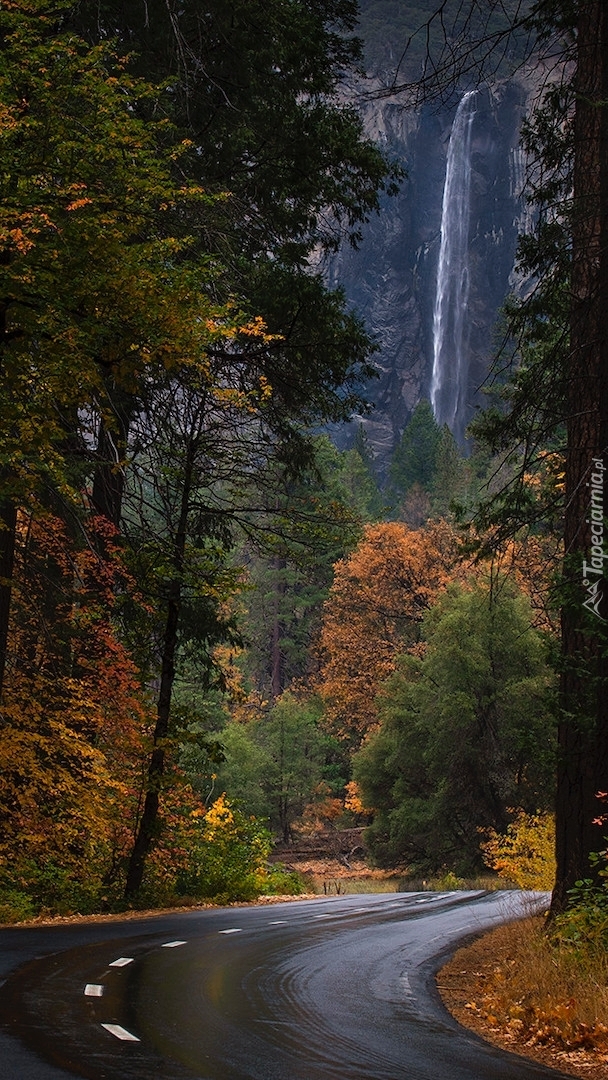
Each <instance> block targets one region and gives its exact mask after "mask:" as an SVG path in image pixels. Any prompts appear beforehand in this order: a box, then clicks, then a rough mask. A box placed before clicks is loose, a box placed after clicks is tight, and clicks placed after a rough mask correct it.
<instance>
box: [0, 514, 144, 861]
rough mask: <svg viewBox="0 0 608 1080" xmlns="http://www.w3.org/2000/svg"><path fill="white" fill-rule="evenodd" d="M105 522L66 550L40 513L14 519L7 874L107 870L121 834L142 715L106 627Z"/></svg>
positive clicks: (3, 774)
mask: <svg viewBox="0 0 608 1080" xmlns="http://www.w3.org/2000/svg"><path fill="white" fill-rule="evenodd" d="M111 530H112V527H111V526H110V525H109V524H108V523H107V522H104V523H101V522H93V523H92V525H91V527H90V532H89V536H88V540H89V543H88V544H86V545H85V546H82V547H79V548H76V546H75V544H74V543H73V542H72V541H71V540H70V537H69V535H68V533H67V529H66V527H65V525H64V524H63V523H62V522H61V521H60V520H59V519H57V518H55V517H53V516H51V515H49V514H47V515H44V516H42V515H41V516H40V517H39V518H38V519H37V520H34V519H32V518H29V517H28V518H27V519H26V518H22V520H21V523H20V530H19V540H20V543H19V545H18V550H17V562H16V567H15V581H16V583H15V588H14V591H13V605H12V621H11V627H10V657H9V666H8V671H7V679H6V687H5V693H4V699H3V705H2V725H1V727H0V868H2V867H3V866H4V867H12V868H13V870H14V871H15V872H16V874H17V878H18V877H19V873H21V874H22V876H23V875H25V876H27V872H26V870H25V869H24V868H25V867H26V866H31V865H33V864H34V863H36V862H40V863H42V864H46V863H48V862H49V861H50V862H53V863H55V864H56V865H58V866H62V867H64V868H71V869H72V870H73V872H74V874H76V875H78V876H82V875H83V874H85V875H88V876H89V877H91V876H94V874H95V873H98V875H99V876H101V875H102V874H104V873H105V874H106V876H107V875H108V872H109V869H110V867H111V865H112V864H116V863H117V862H118V861H119V860H120V858H121V856H122V855H123V854H124V852H125V851H126V850H127V847H128V844H129V843H130V842H131V840H132V829H133V824H134V816H135V813H136V806H137V799H138V792H139V787H140V777H141V770H142V767H143V754H144V747H143V741H144V734H145V730H146V727H147V725H148V722H149V717H148V713H147V707H146V702H145V699H144V695H143V693H142V689H141V686H140V683H139V679H138V672H137V669H136V668H135V665H134V664H133V662H132V661H131V659H130V657H129V656H128V654H127V653H126V651H125V649H124V647H123V646H122V645H121V644H120V642H119V641H118V639H117V636H116V633H115V629H114V627H113V625H112V609H113V607H114V606H115V598H116V591H117V589H118V587H119V586H122V587H123V588H124V587H125V586H126V585H127V584H128V579H127V577H126V575H125V574H124V572H123V570H122V567H121V563H120V556H119V553H118V551H117V549H116V547H115V545H114V544H113V539H112V535H111ZM100 531H101V532H103V542H104V553H105V554H104V558H102V557H101V556H100V555H99V554H98V553H97V550H96V542H97V541H98V540H99V533H100ZM19 867H21V868H22V870H21V871H19Z"/></svg>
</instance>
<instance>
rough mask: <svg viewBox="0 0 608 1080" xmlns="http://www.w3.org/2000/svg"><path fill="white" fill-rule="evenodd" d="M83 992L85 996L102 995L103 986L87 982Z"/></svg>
mask: <svg viewBox="0 0 608 1080" xmlns="http://www.w3.org/2000/svg"><path fill="white" fill-rule="evenodd" d="M84 992H85V996H86V997H103V986H100V984H99V983H87V985H86V986H85V988H84Z"/></svg>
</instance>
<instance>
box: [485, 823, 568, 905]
mask: <svg viewBox="0 0 608 1080" xmlns="http://www.w3.org/2000/svg"><path fill="white" fill-rule="evenodd" d="M484 835H485V836H486V837H487V839H486V840H485V841H484V842H483V843H482V845H481V848H482V851H483V853H484V862H485V863H486V865H487V866H490V867H491V868H492V869H493V870H496V872H497V874H498V876H499V877H502V878H507V879H508V880H509V881H514V882H515V884H516V885H519V887H520V888H522V889H540V890H550V889H552V888H553V884H554V882H555V819H554V816H553V814H548V813H537V814H526V813H525V811H524V810H517V811H515V817H514V819H513V821H512V822H511V824H510V825H509V826H508V828H507V832H506V833H505V834H501V833H497V832H496V831H495V829H486V830H484Z"/></svg>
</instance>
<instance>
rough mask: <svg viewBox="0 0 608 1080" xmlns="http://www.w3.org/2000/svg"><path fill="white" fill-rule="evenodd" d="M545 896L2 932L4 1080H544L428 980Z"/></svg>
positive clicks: (351, 903) (355, 899)
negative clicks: (466, 944)
mask: <svg viewBox="0 0 608 1080" xmlns="http://www.w3.org/2000/svg"><path fill="white" fill-rule="evenodd" d="M539 903H542V898H539V896H538V894H536V895H534V894H522V893H515V892H514V893H491V894H487V893H445V894H436V893H397V894H388V893H387V894H381V895H380V894H377V895H373V896H367V895H352V896H340V897H322V898H318V899H316V900H307V901H294V902H290V903H285V904H277V905H268V906H261V907H235V908H223V909H207V910H204V911H196V912H185V913H181V914H171V915H162V916H154V917H150V918H145V919H137V920H129V921H124V922H119V923H114V922H106V923H103V922H99V923H87V924H80V925H69V926H66V925H63V926H55V927H50V928H49V927H46V928H43V927H40V928H25V927H24V928H9V929H5V930H1V931H0V977H2V978H3V979H4V980H5V981H4V983H3V985H2V986H1V987H0V1077H2V1080H67V1078H68V1077H73V1076H77V1077H81V1078H90V1080H193V1078H196V1080H402V1078H403V1080H438V1078H439V1080H443V1078H446V1080H533V1078H535V1080H541V1078H543V1077H544V1078H546V1080H548V1078H550V1077H553V1078H554V1080H555V1078H556V1077H558V1076H559V1075H561V1074H559V1073H556V1072H553V1071H551V1070H548V1069H545V1068H544V1067H542V1066H540V1065H537V1064H536V1063H534V1062H530V1061H526V1060H524V1059H522V1058H519V1057H517V1056H515V1055H512V1054H507V1053H505V1052H503V1051H501V1050H498V1049H497V1048H495V1047H492V1046H489V1045H488V1044H486V1043H484V1042H483V1041H482V1040H480V1039H479V1038H478V1037H477V1036H475V1035H474V1034H472V1033H471V1032H468V1031H465V1030H464V1029H462V1028H460V1027H459V1026H458V1025H457V1024H456V1022H455V1021H454V1020H453V1019H452V1018H451V1017H450V1016H449V1015H448V1014H447V1013H446V1012H445V1010H444V1008H443V1006H442V1004H441V1001H440V999H439V996H438V994H437V990H436V988H435V984H434V979H433V976H434V973H435V971H436V970H437V968H438V967H439V966H440V965H441V964H442V963H443V962H444V960H445V959H446V958H447V956H448V955H449V954H450V952H452V951H453V950H454V948H455V946H456V942H459V941H460V940H462V939H463V938H464V937H468V936H470V935H475V934H477V933H479V932H481V931H482V930H484V929H485V928H488V927H490V926H493V925H496V924H497V923H498V922H501V921H504V920H505V919H508V918H512V917H514V916H516V915H519V914H522V913H525V912H526V911H529V910H531V907H532V906H534V905H535V904H536V905H538V904H539Z"/></svg>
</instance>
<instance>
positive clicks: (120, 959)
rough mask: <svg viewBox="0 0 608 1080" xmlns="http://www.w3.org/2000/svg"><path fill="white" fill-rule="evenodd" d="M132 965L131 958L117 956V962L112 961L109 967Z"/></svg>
mask: <svg viewBox="0 0 608 1080" xmlns="http://www.w3.org/2000/svg"><path fill="white" fill-rule="evenodd" d="M132 963H133V957H132V956H119V957H118V960H113V961H112V963H111V964H110V965H109V966H110V967H126V966H127V964H132Z"/></svg>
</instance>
